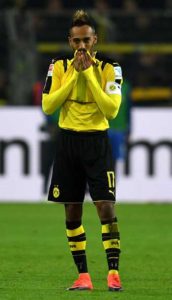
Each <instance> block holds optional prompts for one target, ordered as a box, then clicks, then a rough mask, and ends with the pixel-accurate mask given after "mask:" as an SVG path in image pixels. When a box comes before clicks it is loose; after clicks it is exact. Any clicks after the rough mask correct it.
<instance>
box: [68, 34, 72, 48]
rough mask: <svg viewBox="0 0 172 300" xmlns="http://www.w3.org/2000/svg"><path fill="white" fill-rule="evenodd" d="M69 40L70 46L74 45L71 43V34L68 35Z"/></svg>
mask: <svg viewBox="0 0 172 300" xmlns="http://www.w3.org/2000/svg"><path fill="white" fill-rule="evenodd" d="M68 42H69V45H70V47H72V45H71V37H70V36H68Z"/></svg>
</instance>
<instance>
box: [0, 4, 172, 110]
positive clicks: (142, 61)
mask: <svg viewBox="0 0 172 300" xmlns="http://www.w3.org/2000/svg"><path fill="white" fill-rule="evenodd" d="M76 8H77V9H78V8H85V9H89V10H90V11H91V12H92V17H93V19H94V20H95V27H97V30H98V31H99V32H98V34H99V43H113V44H116V45H118V44H120V43H123V44H126V43H129V44H130V43H133V44H134V43H135V44H136V43H140V44H142V46H143V45H145V44H149V45H153V44H154V43H155V44H166V45H168V44H170V42H171V30H172V28H171V29H170V26H172V22H171V19H172V2H171V1H170V0H166V1H160V0H152V1H149V0H138V1H134V0H132V1H131V0H123V1H121V0H115V1H114V0H108V1H106V0H90V1H86V0H73V1H71V0H63V1H62V0H37V1H34V0H1V1H0V38H1V44H0V104H1V105H3V104H9V105H16V104H17V105H25V104H26V105H28V104H29V105H32V104H34V103H35V102H36V103H37V100H35V97H36V99H37V96H38V94H40V89H41V86H40V83H42V80H43V79H44V78H45V73H46V70H47V65H48V63H49V59H50V57H52V56H53V55H56V53H50V52H48V51H47V53H45V51H44V53H36V52H37V51H36V47H37V44H38V43H42V42H43V43H44V42H47V43H51V42H54V43H56V42H57V43H64V41H65V40H66V39H65V35H64V34H65V32H66V30H67V28H68V27H69V14H71V12H72V10H74V9H76ZM14 14H16V17H15V18H14ZM30 16H31V17H32V18H31V19H30ZM12 20H13V22H15V24H14V23H12ZM30 20H32V22H30ZM31 23H32V24H31ZM170 24H171V25H170ZM14 25H15V26H14ZM14 44H15V47H14ZM16 45H17V47H16ZM20 47H21V48H20ZM15 49H17V50H16V51H15ZM25 49H26V50H25ZM164 51H165V50H164ZM17 52H18V55H17ZM38 52H39V51H38ZM21 53H22V55H21ZM31 53H32V55H31ZM58 54H60V53H58ZM107 54H108V55H110V56H112V58H113V57H115V58H116V59H117V60H118V61H119V62H120V64H121V65H122V66H124V67H123V69H124V72H125V73H124V78H127V79H128V80H129V81H130V82H131V83H132V86H133V87H137V86H141V87H148V86H157V85H158V86H164V87H168V86H170V85H171V75H169V74H171V72H168V70H171V67H172V55H171V53H165V55H162V54H164V52H163V53H161V52H159V53H158V51H156V53H154V52H152V53H151V52H145V51H140V49H138V48H136V49H133V50H132V51H129V52H128V53H127V52H125V53H123V52H121V51H119V52H118V51H115V52H114V53H113V52H112V51H111V52H110V53H107ZM14 58H15V59H14ZM14 61H15V62H16V63H15V65H14ZM33 65H34V66H35V70H33V67H32V66H33ZM21 66H22V67H21ZM26 67H27V69H28V74H30V75H29V77H25V75H26V74H25V73H24V71H23V73H22V70H24V69H25V68H26ZM167 73H168V76H167ZM19 76H21V78H22V79H21V80H22V82H23V84H22V86H23V87H25V88H24V90H25V91H27V86H28V85H30V86H32V87H33V91H32V92H30V89H28V91H27V95H25V96H26V97H24V98H25V101H23V100H22V101H23V102H21V101H20V100H19V99H20V95H19V94H18V95H16V98H15V99H14V96H13V95H14V93H13V92H11V93H9V86H10V85H11V78H16V82H17V81H18V80H19V79H18V78H19ZM16 82H15V81H14V82H13V83H12V85H13V86H14V88H15V87H16ZM26 84H27V86H25V85H26ZM10 90H11V91H12V90H13V88H11V89H10ZM19 91H20V89H19V90H18V92H19ZM20 92H21V93H22V91H20ZM35 95H36V96H35ZM22 99H23V97H22Z"/></svg>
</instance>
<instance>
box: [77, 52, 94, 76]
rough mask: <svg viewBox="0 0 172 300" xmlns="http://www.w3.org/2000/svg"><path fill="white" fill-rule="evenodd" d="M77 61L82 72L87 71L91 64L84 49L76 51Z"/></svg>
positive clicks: (89, 57)
mask: <svg viewBox="0 0 172 300" xmlns="http://www.w3.org/2000/svg"><path fill="white" fill-rule="evenodd" d="M78 59H79V61H80V63H81V69H82V71H84V70H86V69H88V68H89V67H90V66H91V65H92V64H93V61H92V59H91V56H90V55H89V54H88V53H87V51H86V50H85V49H79V50H78Z"/></svg>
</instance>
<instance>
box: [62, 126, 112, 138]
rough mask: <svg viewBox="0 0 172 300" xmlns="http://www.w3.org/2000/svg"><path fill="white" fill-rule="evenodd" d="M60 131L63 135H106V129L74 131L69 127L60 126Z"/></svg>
mask: <svg viewBox="0 0 172 300" xmlns="http://www.w3.org/2000/svg"><path fill="white" fill-rule="evenodd" d="M59 131H60V133H61V134H64V135H73V136H80V137H84V136H107V129H106V130H95V131H75V130H69V129H62V128H60V130H59Z"/></svg>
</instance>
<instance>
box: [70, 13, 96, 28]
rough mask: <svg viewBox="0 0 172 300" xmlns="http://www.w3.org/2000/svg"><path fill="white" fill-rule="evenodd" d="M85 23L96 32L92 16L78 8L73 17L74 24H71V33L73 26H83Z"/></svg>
mask: <svg viewBox="0 0 172 300" xmlns="http://www.w3.org/2000/svg"><path fill="white" fill-rule="evenodd" d="M84 25H88V26H90V27H91V28H92V29H93V31H94V32H95V27H94V25H93V22H92V20H91V18H90V17H89V16H88V14H87V13H86V12H85V11H84V10H82V9H81V10H77V11H76V12H75V13H74V15H73V17H72V24H71V26H70V30H69V33H70V32H71V29H72V28H73V27H75V26H77V27H81V26H84Z"/></svg>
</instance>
